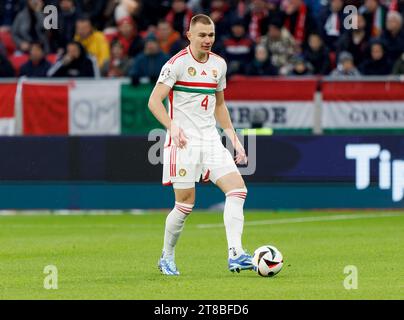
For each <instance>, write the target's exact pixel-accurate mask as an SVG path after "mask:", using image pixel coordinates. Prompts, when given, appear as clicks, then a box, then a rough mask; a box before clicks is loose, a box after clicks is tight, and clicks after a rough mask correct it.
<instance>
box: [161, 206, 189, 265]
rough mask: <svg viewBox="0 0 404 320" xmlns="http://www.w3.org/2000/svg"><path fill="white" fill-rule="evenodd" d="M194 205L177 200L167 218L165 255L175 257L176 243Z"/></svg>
mask: <svg viewBox="0 0 404 320" xmlns="http://www.w3.org/2000/svg"><path fill="white" fill-rule="evenodd" d="M192 208H193V205H192V204H186V203H179V202H175V207H174V209H173V210H171V212H170V213H169V215H168V216H167V219H166V227H165V232H164V247H163V251H164V257H165V258H167V257H168V258H171V259H174V254H175V245H176V244H177V241H178V238H179V237H180V234H181V232H182V229H183V228H184V223H185V219H186V218H187V217H188V215H189V214H190V213H191V212H192Z"/></svg>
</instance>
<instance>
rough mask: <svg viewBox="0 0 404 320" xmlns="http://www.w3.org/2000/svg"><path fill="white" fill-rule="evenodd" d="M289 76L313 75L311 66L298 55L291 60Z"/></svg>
mask: <svg viewBox="0 0 404 320" xmlns="http://www.w3.org/2000/svg"><path fill="white" fill-rule="evenodd" d="M290 69H291V70H290V72H289V75H290V76H310V75H312V74H313V71H312V70H313V66H312V65H311V64H310V63H309V62H308V61H306V60H305V59H304V56H303V55H301V54H298V55H296V56H294V57H293V58H292V66H291V68H290Z"/></svg>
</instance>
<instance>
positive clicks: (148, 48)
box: [129, 35, 169, 85]
mask: <svg viewBox="0 0 404 320" xmlns="http://www.w3.org/2000/svg"><path fill="white" fill-rule="evenodd" d="M145 41H146V42H145V47H144V52H143V53H140V54H139V55H138V56H137V57H136V58H135V61H134V62H133V67H132V69H131V70H130V72H129V75H130V76H131V78H132V84H133V85H137V84H139V83H154V82H155V81H157V79H158V77H159V75H160V70H161V68H162V67H163V65H164V64H165V63H166V62H167V60H168V58H169V56H167V55H166V54H165V53H164V52H162V51H161V49H160V47H159V44H158V42H157V39H156V37H155V36H154V35H149V36H147V38H146V40H145Z"/></svg>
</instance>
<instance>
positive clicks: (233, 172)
mask: <svg viewBox="0 0 404 320" xmlns="http://www.w3.org/2000/svg"><path fill="white" fill-rule="evenodd" d="M187 38H188V40H189V42H190V44H189V46H188V47H186V48H185V49H184V50H182V51H180V52H179V53H177V54H176V55H174V56H173V57H172V58H171V59H170V60H169V61H168V62H167V63H166V64H165V65H164V66H163V68H162V70H161V73H160V76H159V79H158V80H157V84H156V86H155V88H154V90H153V92H152V94H151V96H150V99H149V103H148V106H149V109H150V111H151V112H152V113H153V115H154V116H155V117H156V118H157V120H158V121H160V122H161V124H162V125H164V127H165V128H166V129H167V137H166V143H165V146H164V165H163V184H164V185H172V186H173V188H174V193H175V206H174V208H173V209H172V211H171V212H170V213H169V215H168V216H167V219H166V225H165V234H164V247H163V253H162V256H161V258H160V260H159V262H158V267H159V269H160V271H161V272H162V273H163V274H165V275H179V271H178V269H177V267H176V265H175V252H174V251H175V245H176V243H177V240H178V238H179V236H180V234H181V232H182V230H183V227H184V223H185V220H186V219H187V217H188V216H189V215H190V213H191V212H192V208H193V206H194V202H195V182H199V181H200V179H201V178H202V180H203V181H209V180H210V181H212V182H213V183H214V184H216V185H217V186H218V187H219V188H220V189H221V190H222V191H223V193H224V194H225V195H226V202H225V207H224V225H225V229H226V237H227V242H228V248H229V260H228V268H229V270H230V271H232V272H234V271H237V272H240V270H251V269H252V261H251V256H250V255H249V254H247V253H246V252H245V251H244V250H243V247H242V244H241V236H242V232H243V224H244V214H243V206H244V200H245V198H246V195H247V189H246V186H245V184H244V180H243V178H242V176H241V174H240V172H239V170H238V168H237V166H236V164H242V163H247V157H246V153H245V150H244V148H243V146H242V144H241V142H240V141H239V139H238V137H237V135H236V133H235V131H234V128H233V125H232V122H231V119H230V116H229V112H228V110H227V107H226V104H225V100H224V93H223V90H224V89H225V88H226V69H227V66H226V62H225V61H224V60H223V59H222V58H221V57H219V56H218V55H216V54H214V53H212V52H211V48H212V45H213V43H214V40H215V26H214V23H213V21H212V20H211V19H210V18H209V17H208V16H206V15H202V14H198V15H196V16H194V17H193V18H192V20H191V23H190V27H189V31H188V32H187ZM167 97H168V100H169V112H168V113H167V111H166V108H165V107H164V104H163V102H162V101H163V100H165V99H166V98H167ZM216 121H217V122H218V123H219V125H220V126H221V127H222V128H223V130H224V132H225V133H226V135H227V136H228V137H229V139H230V140H231V142H232V144H233V147H234V150H235V151H236V157H235V159H233V157H232V156H231V155H230V152H229V151H228V150H227V149H226V148H225V147H224V146H223V144H222V142H221V139H220V135H219V133H218V131H217V129H216Z"/></svg>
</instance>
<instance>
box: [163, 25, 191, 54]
mask: <svg viewBox="0 0 404 320" xmlns="http://www.w3.org/2000/svg"><path fill="white" fill-rule="evenodd" d="M156 37H157V41H158V43H159V46H160V48H161V51H163V52H164V53H165V54H167V55H169V56H173V55H174V54H176V53H177V52H178V51H180V50H181V49H183V48H185V47H186V43H185V41H183V39H182V37H181V35H180V33H179V32H178V31H175V30H174V29H173V27H172V26H171V24H169V23H168V22H167V21H165V20H160V21H159V23H158V24H157V31H156Z"/></svg>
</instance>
